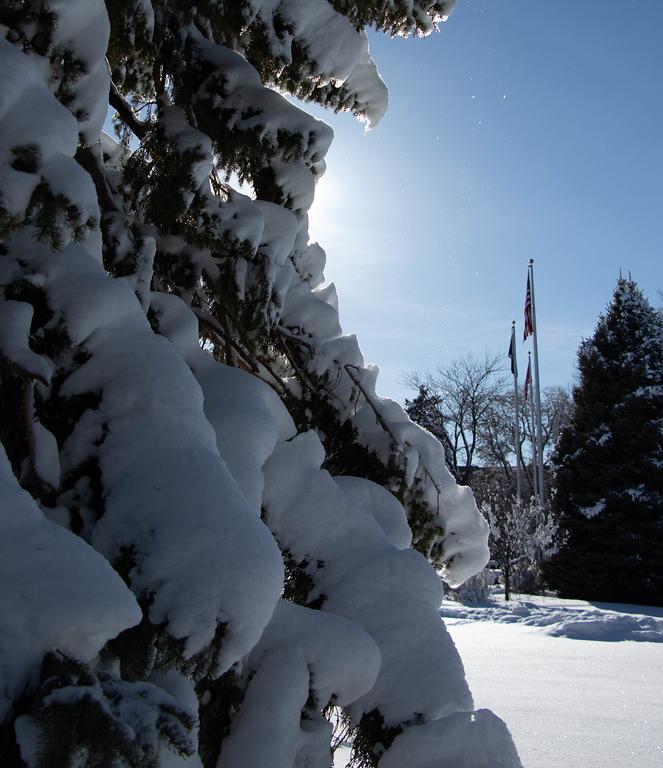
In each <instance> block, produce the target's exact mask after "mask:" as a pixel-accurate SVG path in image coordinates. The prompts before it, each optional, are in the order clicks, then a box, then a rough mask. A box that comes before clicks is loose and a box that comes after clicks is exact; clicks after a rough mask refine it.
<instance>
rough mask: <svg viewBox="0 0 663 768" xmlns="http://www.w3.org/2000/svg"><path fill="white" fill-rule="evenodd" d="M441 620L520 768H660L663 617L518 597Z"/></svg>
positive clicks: (454, 608)
mask: <svg viewBox="0 0 663 768" xmlns="http://www.w3.org/2000/svg"><path fill="white" fill-rule="evenodd" d="M442 614H443V616H444V617H445V621H446V624H447V626H448V628H449V631H450V632H451V635H452V637H453V639H454V641H455V643H456V646H457V648H458V650H459V652H460V655H461V657H462V659H463V663H464V665H465V671H466V674H467V678H468V682H469V684H470V689H471V690H472V693H473V694H474V700H475V705H476V707H477V708H481V707H487V708H488V709H492V710H493V711H494V712H495V713H496V714H497V715H499V716H500V717H501V718H502V719H503V720H505V721H506V723H507V725H508V726H509V729H510V730H511V733H512V735H513V737H514V740H515V742H516V746H517V747H518V751H519V753H520V758H521V760H522V763H523V765H524V766H525V768H553V766H554V767H555V768H560V766H563V767H564V768H661V766H663V609H660V608H658V609H657V608H647V607H644V606H625V605H611V604H606V603H603V604H600V605H590V604H588V603H585V602H582V601H570V600H558V599H547V598H542V597H529V596H523V598H522V600H521V601H518V602H514V603H512V604H511V606H508V605H507V604H504V603H502V604H501V605H499V604H498V605H496V606H494V607H482V608H473V609H472V608H470V609H468V608H466V607H464V606H459V605H458V603H445V604H444V605H443V607H442Z"/></svg>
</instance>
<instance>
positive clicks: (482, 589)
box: [446, 568, 497, 605]
mask: <svg viewBox="0 0 663 768" xmlns="http://www.w3.org/2000/svg"><path fill="white" fill-rule="evenodd" d="M496 582H497V574H496V573H495V571H494V569H491V568H484V569H483V570H481V571H479V573H475V574H474V576H470V578H469V579H467V580H466V581H464V582H463V583H462V584H460V585H459V586H457V587H456V588H455V589H447V592H446V593H447V596H448V597H450V598H451V599H452V600H457V601H458V602H459V603H465V604H466V605H475V604H478V603H485V602H486V601H487V600H490V596H491V593H492V588H493V587H494V586H495V584H496Z"/></svg>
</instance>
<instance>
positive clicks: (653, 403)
mask: <svg viewBox="0 0 663 768" xmlns="http://www.w3.org/2000/svg"><path fill="white" fill-rule="evenodd" d="M578 367H579V376H580V381H579V384H578V385H577V386H576V387H575V389H574V393H573V399H574V410H573V416H572V419H571V423H570V424H569V426H568V427H567V428H566V429H565V430H564V431H563V433H562V435H561V438H560V442H559V444H558V447H557V451H556V454H555V457H554V461H555V464H556V465H557V495H556V499H555V512H556V515H557V517H558V520H559V524H560V528H561V536H562V541H561V543H560V550H559V552H558V554H557V556H556V557H555V558H554V559H553V561H552V563H551V565H550V567H549V569H548V578H549V581H550V583H551V585H552V586H553V587H555V588H557V589H558V590H559V591H560V594H561V595H563V596H565V597H571V596H573V597H582V598H585V599H589V600H608V601H619V602H628V603H645V604H654V605H663V573H662V572H661V553H662V552H663V431H662V424H663V386H662V384H663V319H662V317H661V313H660V311H657V310H655V309H654V308H652V307H651V305H650V304H649V302H648V301H647V300H646V298H645V297H644V296H643V294H642V292H641V291H640V289H639V288H638V286H637V285H636V283H635V281H633V280H632V279H630V277H629V279H625V278H623V277H621V276H620V278H619V281H618V282H617V287H616V288H615V292H614V295H613V297H612V301H611V302H610V305H609V306H608V308H607V311H606V312H605V314H603V315H601V317H600V318H599V322H598V325H597V327H596V330H595V332H594V335H593V336H592V338H591V339H588V340H586V341H584V342H583V343H582V344H581V346H580V349H579V351H578Z"/></svg>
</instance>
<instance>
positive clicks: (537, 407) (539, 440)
mask: <svg viewBox="0 0 663 768" xmlns="http://www.w3.org/2000/svg"><path fill="white" fill-rule="evenodd" d="M529 279H530V290H531V293H532V337H533V339H534V411H535V413H536V425H537V436H536V453H537V462H538V465H539V466H538V470H539V504H540V505H541V506H543V504H544V501H545V495H544V488H545V486H544V482H543V427H542V424H541V380H540V378H539V345H538V340H537V332H536V300H535V298H534V259H530V260H529Z"/></svg>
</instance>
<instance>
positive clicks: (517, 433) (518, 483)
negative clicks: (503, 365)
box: [511, 320, 522, 502]
mask: <svg viewBox="0 0 663 768" xmlns="http://www.w3.org/2000/svg"><path fill="white" fill-rule="evenodd" d="M511 353H512V355H513V358H512V360H511V370H512V372H513V406H514V422H513V439H514V448H515V451H516V494H517V497H518V501H519V502H520V501H521V500H522V481H521V466H520V421H519V418H518V363H517V361H516V321H515V320H514V321H513V322H512V323H511Z"/></svg>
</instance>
